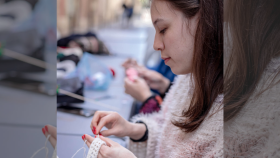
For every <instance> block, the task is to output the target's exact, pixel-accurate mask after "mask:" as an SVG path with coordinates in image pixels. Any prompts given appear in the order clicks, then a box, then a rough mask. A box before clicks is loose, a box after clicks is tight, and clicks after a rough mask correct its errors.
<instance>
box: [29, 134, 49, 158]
mask: <svg viewBox="0 0 280 158" xmlns="http://www.w3.org/2000/svg"><path fill="white" fill-rule="evenodd" d="M50 136H51V135H48V136H47V139H46V141H45V146H44V147H42V148H41V149H39V150H37V151H36V152H35V153H34V154H33V155H32V156H31V158H33V157H34V156H35V155H37V153H39V152H40V151H41V150H43V149H46V158H47V157H48V152H49V149H48V148H47V142H48V140H49V138H50Z"/></svg>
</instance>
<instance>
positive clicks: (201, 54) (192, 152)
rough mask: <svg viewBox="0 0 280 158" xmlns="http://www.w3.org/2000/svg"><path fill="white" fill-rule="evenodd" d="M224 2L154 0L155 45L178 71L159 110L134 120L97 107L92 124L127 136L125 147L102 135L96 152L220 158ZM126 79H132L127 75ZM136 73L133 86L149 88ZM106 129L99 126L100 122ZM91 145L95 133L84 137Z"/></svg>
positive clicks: (141, 157)
mask: <svg viewBox="0 0 280 158" xmlns="http://www.w3.org/2000/svg"><path fill="white" fill-rule="evenodd" d="M222 2H223V1H222V0H188V1H186V0H152V2H151V16H152V21H153V24H154V27H155V29H156V35H155V41H154V49H156V50H160V51H161V57H162V58H163V59H164V60H165V64H166V65H168V66H169V67H170V68H171V70H172V72H173V73H175V74H177V75H179V77H178V78H177V79H176V80H175V83H174V85H173V86H172V87H171V89H170V91H169V92H168V94H167V96H166V98H165V99H164V101H163V103H162V105H161V110H160V111H159V112H155V113H152V114H149V115H145V114H140V115H137V116H135V117H134V118H133V120H132V121H133V123H130V122H128V121H126V120H125V119H123V118H122V117H121V116H120V115H119V114H118V113H116V112H105V111H99V112H96V113H95V115H94V117H93V119H92V122H91V129H92V130H93V133H94V134H102V135H103V136H109V135H115V136H118V137H124V136H129V137H130V139H131V140H130V142H129V146H128V148H129V150H127V149H125V148H123V147H121V146H120V145H119V144H117V143H115V142H113V141H112V140H110V139H109V138H105V137H101V139H102V140H104V141H105V142H107V145H108V146H102V147H101V148H100V151H99V155H98V157H99V158H101V157H114V158H118V157H120V158H123V157H126V158H130V157H131V158H132V157H138V158H154V157H160V158H164V157H176V158H179V157H182V158H183V157H184V158H185V157H223V110H222V108H223V19H222V17H223V3H222ZM125 82H126V83H128V82H130V81H129V80H128V79H126V81H125ZM144 82H145V81H144V79H141V78H138V79H137V80H136V81H135V82H134V83H133V84H132V83H131V85H133V86H132V87H133V89H141V90H142V91H149V87H148V86H143V85H145V83H144ZM104 126H105V127H107V128H108V130H104V131H100V130H101V128H102V127H104ZM82 138H83V139H84V140H87V145H88V146H90V144H91V142H92V141H93V139H94V138H92V137H90V136H89V135H84V136H83V137H82Z"/></svg>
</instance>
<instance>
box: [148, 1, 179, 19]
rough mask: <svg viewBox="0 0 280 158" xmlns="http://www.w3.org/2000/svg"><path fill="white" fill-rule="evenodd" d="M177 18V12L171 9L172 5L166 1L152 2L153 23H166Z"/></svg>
mask: <svg viewBox="0 0 280 158" xmlns="http://www.w3.org/2000/svg"><path fill="white" fill-rule="evenodd" d="M174 16H176V11H175V10H174V9H172V8H171V5H170V4H169V3H168V2H166V1H158V0H154V1H152V5H151V17H152V21H153V23H154V24H155V22H156V23H157V22H160V21H165V20H167V19H170V18H174Z"/></svg>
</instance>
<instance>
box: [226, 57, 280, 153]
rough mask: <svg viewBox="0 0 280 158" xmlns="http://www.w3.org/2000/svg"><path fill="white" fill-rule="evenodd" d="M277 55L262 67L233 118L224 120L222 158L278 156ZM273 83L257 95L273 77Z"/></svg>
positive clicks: (279, 63) (279, 96)
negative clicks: (254, 87)
mask: <svg viewBox="0 0 280 158" xmlns="http://www.w3.org/2000/svg"><path fill="white" fill-rule="evenodd" d="M279 71H280V57H279V58H275V59H273V60H272V61H271V62H270V64H269V65H268V66H267V68H266V69H265V72H264V73H263V75H262V77H261V80H260V81H259V83H258V86H257V87H256V89H255V91H254V93H253V95H252V96H251V97H250V98H249V100H248V102H247V103H246V104H245V106H244V107H243V108H242V109H241V111H240V112H239V113H238V115H237V116H236V117H234V118H233V119H232V120H230V121H228V122H225V124H224V129H225V134H224V141H225V142H224V149H225V150H224V154H225V157H244V158H245V157H246V158H247V157H248V158H251V157H254V158H255V157H257V158H270V157H273V158H274V157H275V158H276V157H280V83H279V82H278V83H277V81H279V80H280V74H278V75H277V73H278V72H279ZM275 76H276V78H275V79H274V81H273V84H274V85H273V86H271V87H269V88H268V89H267V90H266V91H264V92H263V93H262V94H261V95H259V96H257V94H259V92H261V91H263V89H266V88H267V87H268V85H269V83H270V82H271V79H272V77H275Z"/></svg>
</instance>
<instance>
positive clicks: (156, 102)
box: [140, 95, 162, 114]
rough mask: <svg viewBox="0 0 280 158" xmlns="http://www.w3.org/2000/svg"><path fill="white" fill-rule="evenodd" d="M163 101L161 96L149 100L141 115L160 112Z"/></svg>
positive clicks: (144, 104)
mask: <svg viewBox="0 0 280 158" xmlns="http://www.w3.org/2000/svg"><path fill="white" fill-rule="evenodd" d="M161 102H162V99H161V97H160V96H159V95H155V96H152V97H150V98H148V99H147V100H146V101H145V102H144V103H143V105H142V107H141V109H140V113H144V114H148V113H153V112H155V111H156V112H158V111H159V110H160V105H161Z"/></svg>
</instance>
